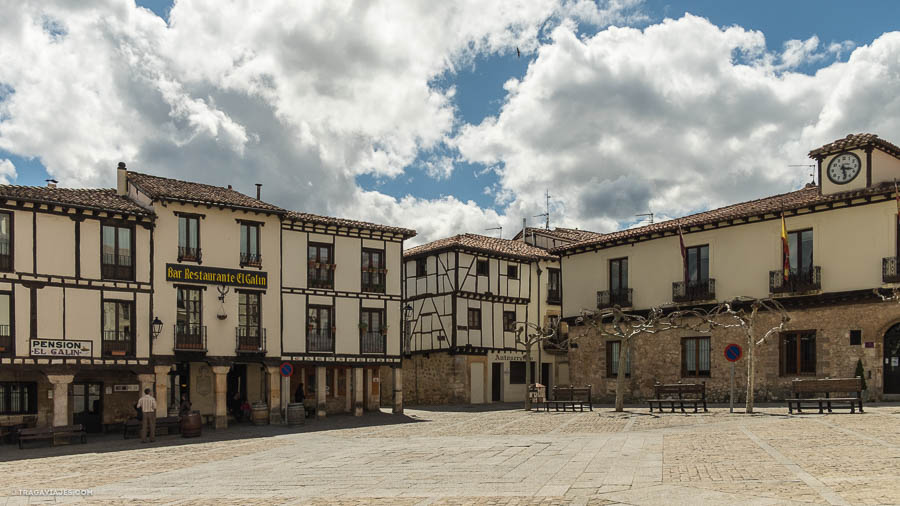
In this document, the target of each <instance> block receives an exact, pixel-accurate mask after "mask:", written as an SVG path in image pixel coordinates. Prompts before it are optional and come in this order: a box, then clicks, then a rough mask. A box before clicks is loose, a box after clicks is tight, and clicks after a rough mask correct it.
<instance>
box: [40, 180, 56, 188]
mask: <svg viewBox="0 0 900 506" xmlns="http://www.w3.org/2000/svg"><path fill="white" fill-rule="evenodd" d="M44 181H47V188H56V183H58V182H59V181H57V180H55V179H45V180H44Z"/></svg>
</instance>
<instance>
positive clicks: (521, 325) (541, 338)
mask: <svg viewBox="0 0 900 506" xmlns="http://www.w3.org/2000/svg"><path fill="white" fill-rule="evenodd" d="M515 325H516V344H517V345H522V347H524V348H525V385H527V386H526V388H530V387H531V382H532V377H531V349H532V348H533V347H534V345H536V344H537V345H541V344H542V343H544V342H545V341H549V340H551V339H553V338H555V337H556V336H557V334H558V330H559V324H557V325H555V326H547V327H541V326H540V325H537V324H536V323H531V322H516V323H515ZM576 339H577V338H576V337H570V335H567V336H566V338H565V339H563V340H561V341H560V340H557V342H556V345H557V346H559V347H561V348H563V349H566V348H568V346H569V344H570V343H571V342H574V341H575V340H576ZM538 367H540V365H538ZM525 410H526V411H530V410H531V396H530V395H529V392H527V391H526V392H525Z"/></svg>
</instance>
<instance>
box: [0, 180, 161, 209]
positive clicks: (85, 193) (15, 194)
mask: <svg viewBox="0 0 900 506" xmlns="http://www.w3.org/2000/svg"><path fill="white" fill-rule="evenodd" d="M0 198H6V199H13V200H21V201H25V202H43V203H50V204H59V205H69V206H76V207H80V208H85V209H96V210H103V211H114V212H120V213H128V214H134V215H141V216H152V215H153V212H151V211H148V210H147V209H144V208H143V207H141V206H139V205H137V204H135V203H134V202H133V201H132V200H131V199H129V198H128V197H125V196H122V195H116V190H113V189H112V188H89V189H81V188H51V187H48V186H17V185H0Z"/></svg>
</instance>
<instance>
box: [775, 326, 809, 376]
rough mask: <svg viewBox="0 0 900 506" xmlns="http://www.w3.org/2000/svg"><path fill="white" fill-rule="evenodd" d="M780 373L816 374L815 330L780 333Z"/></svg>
mask: <svg viewBox="0 0 900 506" xmlns="http://www.w3.org/2000/svg"><path fill="white" fill-rule="evenodd" d="M779 358H780V362H781V375H782V376H788V375H792V374H798V375H799V374H816V332H815V331H802V332H785V333H784V334H781V354H780V357H779Z"/></svg>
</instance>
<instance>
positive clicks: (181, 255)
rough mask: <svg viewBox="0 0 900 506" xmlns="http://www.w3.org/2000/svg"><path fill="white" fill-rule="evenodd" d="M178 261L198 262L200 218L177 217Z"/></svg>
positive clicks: (185, 215)
mask: <svg viewBox="0 0 900 506" xmlns="http://www.w3.org/2000/svg"><path fill="white" fill-rule="evenodd" d="M178 261H179V262H200V217H199V216H197V215H191V214H179V215H178Z"/></svg>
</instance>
